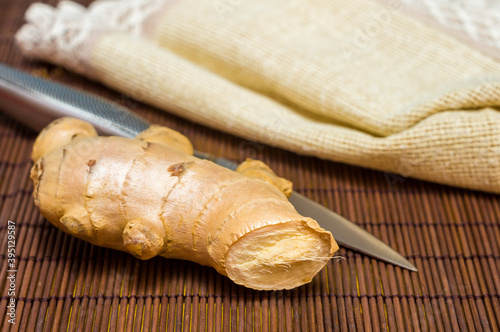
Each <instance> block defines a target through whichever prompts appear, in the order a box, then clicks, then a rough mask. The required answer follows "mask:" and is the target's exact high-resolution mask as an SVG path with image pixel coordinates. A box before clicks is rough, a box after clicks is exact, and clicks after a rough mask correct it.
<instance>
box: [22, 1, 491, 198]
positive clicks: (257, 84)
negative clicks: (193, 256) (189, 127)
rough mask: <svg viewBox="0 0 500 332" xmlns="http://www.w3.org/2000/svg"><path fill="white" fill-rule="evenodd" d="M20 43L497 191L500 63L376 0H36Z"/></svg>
mask: <svg viewBox="0 0 500 332" xmlns="http://www.w3.org/2000/svg"><path fill="white" fill-rule="evenodd" d="M26 19H27V21H28V23H27V24H26V25H25V26H24V27H23V28H22V29H21V30H20V31H19V32H18V34H17V41H18V43H19V45H20V47H21V49H22V50H23V52H24V53H25V54H26V55H28V56H31V57H36V58H40V59H44V60H47V61H51V62H54V63H57V64H60V65H63V66H66V67H67V68H69V69H72V70H75V71H77V72H79V73H81V74H83V75H87V76H89V77H92V78H94V79H96V80H98V81H100V82H103V83H104V84H106V85H108V86H110V87H112V88H115V89H117V90H119V91H121V92H123V93H126V94H129V95H131V96H133V97H135V98H137V99H138V100H141V101H144V102H147V103H150V104H152V105H154V106H157V107H159V108H161V109H165V110H167V111H169V112H172V113H175V114H177V115H180V116H183V117H186V118H188V119H191V120H193V121H196V122H199V123H202V124H205V125H208V126H211V127H213V128H217V129H220V130H224V131H226V132H229V133H232V134H235V135H239V136H242V137H245V138H247V139H252V140H258V141H261V142H264V143H268V144H271V145H274V146H279V147H282V148H285V149H289V150H292V151H295V152H298V153H302V154H307V155H314V156H318V157H321V158H327V159H331V160H335V161H340V162H345V163H350V164H354V165H359V166H364V167H369V168H373V169H377V170H382V171H387V172H392V173H398V174H402V175H404V176H411V177H415V178H419V179H424V180H429V181H435V182H439V183H444V184H449V185H455V186H461V187H465V188H472V189H479V190H485V191H490V192H495V193H499V192H500V116H499V112H498V108H496V107H498V106H499V105H500V64H499V63H497V62H495V61H493V60H491V59H490V58H488V57H486V56H484V55H482V54H481V53H479V52H477V51H475V50H474V49H472V48H470V47H468V46H466V45H464V44H462V43H460V42H458V41H456V40H454V39H452V38H450V37H447V36H446V35H444V34H442V33H439V32H437V31H435V30H433V29H431V28H428V27H426V26H425V25H424V24H422V23H419V22H417V21H415V20H413V19H411V18H409V17H406V16H404V15H403V14H402V13H400V12H399V10H398V9H397V8H396V9H391V8H388V7H383V6H381V5H379V4H377V3H374V2H371V1H368V0H355V1H334V0H314V1H311V0H293V1H286V2H285V1H278V0H253V1H238V0H234V1H227V0H215V1H197V0H178V1H162V0H140V1H137V0H136V1H130V0H116V1H103V0H101V1H97V2H95V3H93V4H92V6H91V7H90V8H89V9H85V8H83V7H80V6H77V5H75V4H73V3H70V2H61V4H60V5H59V6H58V8H56V9H54V8H52V7H49V6H47V5H41V4H36V5H34V6H32V7H31V8H30V9H29V10H28V12H27V13H26Z"/></svg>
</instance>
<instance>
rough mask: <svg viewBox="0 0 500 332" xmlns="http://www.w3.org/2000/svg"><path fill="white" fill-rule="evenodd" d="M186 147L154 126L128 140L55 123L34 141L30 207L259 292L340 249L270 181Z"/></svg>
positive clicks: (295, 277) (71, 229)
mask: <svg viewBox="0 0 500 332" xmlns="http://www.w3.org/2000/svg"><path fill="white" fill-rule="evenodd" d="M172 132H174V133H175V134H173V135H171V134H172ZM173 142H174V143H175V144H174V143H173ZM170 145H173V148H172V147H170ZM185 152H188V153H190V152H192V146H191V143H190V142H189V140H188V139H187V138H185V137H184V136H182V135H181V134H179V133H177V132H175V131H172V130H170V129H168V128H163V127H160V126H155V127H153V128H150V129H148V130H146V131H145V132H143V133H141V134H140V135H138V137H137V139H128V138H121V137H98V136H97V133H96V131H95V130H94V128H93V127H92V126H91V125H90V124H88V123H86V122H84V121H81V120H77V119H73V118H62V119H59V120H56V121H55V122H53V123H52V124H51V125H49V126H48V127H47V128H46V129H44V130H43V131H42V132H41V133H40V135H39V136H38V138H37V139H36V141H35V144H34V147H33V154H32V158H33V161H34V165H33V167H32V170H31V179H32V181H33V185H34V188H35V189H34V193H33V196H34V199H35V204H36V205H37V206H38V208H39V209H40V211H41V213H42V214H43V215H44V216H45V217H46V218H47V219H48V220H49V221H50V222H51V223H53V224H54V225H55V226H56V227H58V228H60V229H61V230H63V231H65V232H67V233H69V234H71V235H74V236H76V237H78V238H81V239H84V240H86V241H89V242H91V243H93V244H95V245H99V246H104V247H108V248H113V249H117V250H122V251H127V252H129V253H131V254H132V255H134V256H135V257H137V258H140V259H149V258H151V257H154V256H157V255H160V256H163V257H167V258H177V259H186V260H191V261H194V262H197V263H200V264H202V265H208V266H212V267H214V268H215V269H216V270H217V271H218V272H219V273H221V274H223V275H226V276H228V277H229V278H230V279H232V280H233V281H234V282H235V283H237V284H240V285H244V286H247V287H250V288H254V289H260V290H273V289H291V288H294V287H297V286H300V285H302V284H305V283H307V282H309V281H310V280H311V279H312V278H313V277H314V275H315V274H316V273H317V272H318V271H319V270H321V269H322V268H323V266H324V265H325V264H326V263H327V262H328V260H329V259H330V258H331V257H332V256H333V254H334V252H335V251H336V250H337V249H338V246H337V244H336V243H335V240H334V239H333V237H332V235H331V234H330V233H329V232H327V231H325V230H324V229H322V228H320V227H319V225H318V224H317V223H316V221H314V220H312V219H311V218H307V217H303V216H301V215H299V214H298V213H297V212H296V211H295V209H294V208H293V206H292V205H291V204H290V203H289V202H288V200H287V199H286V197H285V196H284V195H283V193H282V192H281V191H280V190H278V189H277V188H276V187H274V186H272V185H270V184H268V183H265V182H263V181H257V180H254V179H251V178H249V177H247V176H244V175H241V174H238V173H236V172H233V171H230V170H228V169H225V168H223V167H220V166H218V165H216V164H214V163H212V162H210V161H207V160H202V159H198V158H195V157H193V156H191V155H189V154H187V153H185ZM271 172H272V171H271ZM273 174H274V173H273Z"/></svg>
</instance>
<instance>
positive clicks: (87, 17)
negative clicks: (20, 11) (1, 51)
mask: <svg viewBox="0 0 500 332" xmlns="http://www.w3.org/2000/svg"><path fill="white" fill-rule="evenodd" d="M167 2H169V1H168V0H99V1H96V2H94V3H92V4H91V5H90V6H89V7H88V8H85V7H83V6H81V5H79V4H77V3H75V2H72V1H61V2H60V3H59V5H58V6H57V7H52V6H49V5H47V4H42V3H34V4H32V5H31V6H30V7H29V8H28V10H27V11H26V14H25V19H26V21H27V23H26V24H25V25H24V26H23V27H22V28H21V29H20V30H19V31H18V32H17V34H16V41H17V44H18V46H19V47H20V48H21V50H22V52H23V53H24V54H25V55H27V56H30V57H33V58H37V59H42V60H45V61H48V62H52V63H56V64H59V65H62V66H65V67H67V68H68V69H71V70H74V71H76V72H79V73H85V74H86V75H88V74H89V70H90V68H89V67H90V66H89V64H88V60H89V55H90V54H89V53H90V50H91V47H92V45H91V44H92V43H93V41H95V40H96V39H97V38H98V36H99V35H101V34H102V33H105V32H109V31H123V32H127V33H130V34H132V35H142V34H144V33H145V31H144V30H145V26H146V24H147V22H148V21H150V20H151V19H152V18H153V16H154V15H156V14H157V13H159V12H161V9H162V7H163V6H165V4H166V3H167Z"/></svg>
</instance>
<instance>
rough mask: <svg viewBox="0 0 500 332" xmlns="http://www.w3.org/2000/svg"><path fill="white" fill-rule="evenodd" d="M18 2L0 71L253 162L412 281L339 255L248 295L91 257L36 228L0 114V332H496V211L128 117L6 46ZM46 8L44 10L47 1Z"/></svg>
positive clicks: (29, 138) (14, 140)
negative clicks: (365, 238) (335, 217)
mask: <svg viewBox="0 0 500 332" xmlns="http://www.w3.org/2000/svg"><path fill="white" fill-rule="evenodd" d="M29 2H30V1H26V0H23V1H6V0H1V8H2V10H1V11H0V61H1V62H4V63H7V64H10V65H13V66H15V67H17V68H21V69H23V70H27V71H30V72H32V73H34V74H36V75H39V76H46V77H47V76H48V77H51V78H53V79H55V80H57V81H60V82H64V83H67V84H70V85H72V86H76V87H80V88H83V89H85V90H87V91H90V92H93V93H97V94H99V95H102V96H104V97H106V98H109V99H110V100H113V101H116V102H119V103H121V104H123V105H125V106H127V107H129V108H131V109H132V110H134V111H135V112H137V113H139V114H141V115H143V116H144V117H146V118H147V119H149V120H150V121H152V122H156V123H160V124H164V125H167V126H170V127H172V128H174V129H176V130H179V131H181V132H182V133H184V134H185V135H187V136H188V137H189V138H190V139H191V140H192V142H193V144H194V146H195V147H196V148H197V149H198V150H201V151H205V152H209V153H212V154H215V155H218V156H223V157H226V158H228V159H230V160H233V161H238V162H239V161H242V160H244V159H245V158H246V157H253V158H258V159H261V160H264V161H265V162H267V163H268V164H269V165H271V167H272V168H274V169H275V170H276V172H277V173H278V174H280V175H282V176H285V177H287V178H289V179H291V180H292V181H293V182H294V185H295V190H297V191H298V192H299V193H302V194H304V195H306V196H308V197H310V198H311V199H312V200H314V201H317V202H319V203H321V204H324V205H325V206H327V207H328V208H330V209H332V210H334V211H336V212H338V213H340V214H342V215H343V216H345V217H346V218H348V219H350V220H352V221H353V222H355V223H357V224H358V225H360V226H361V227H363V228H365V229H367V230H368V231H370V232H372V233H373V234H374V235H375V236H377V237H379V238H380V239H382V240H383V241H384V242H386V243H387V244H389V245H390V246H392V247H393V248H395V249H396V250H398V251H399V252H400V253H402V254H403V255H404V256H405V257H407V258H408V259H409V260H410V261H411V262H412V263H413V264H414V265H415V266H416V267H417V268H418V269H419V272H418V273H412V272H409V271H406V270H402V269H400V268H396V267H394V266H391V265H388V264H384V263H382V262H379V261H377V260H374V259H370V258H368V257H367V256H364V255H360V254H357V253H355V252H353V251H350V250H346V249H344V248H341V250H340V251H339V252H338V254H339V255H341V256H342V257H343V259H340V260H332V261H331V262H329V263H328V265H327V266H326V268H325V269H324V270H322V271H321V272H320V273H319V274H318V275H317V277H316V278H315V279H314V280H313V282H312V283H310V284H308V285H306V286H303V287H300V288H297V289H294V290H290V291H277V292H259V291H252V290H250V289H245V288H243V287H240V286H237V285H235V284H233V283H232V282H231V281H229V279H227V278H225V277H222V276H221V275H219V274H217V273H216V272H215V270H214V269H212V268H208V267H203V266H199V265H197V264H194V263H190V262H184V261H177V260H167V259H162V258H155V259H152V260H149V261H140V260H137V259H135V258H133V257H132V256H131V255H128V254H125V253H122V252H117V251H113V250H109V249H104V248H99V247H95V246H92V245H90V244H88V243H85V242H83V241H80V240H77V239H75V238H73V237H70V236H68V235H66V234H64V233H62V232H61V231H59V230H57V229H56V228H55V227H53V226H52V225H50V224H49V223H48V222H47V221H46V220H45V219H44V218H43V217H41V215H40V214H39V213H38V211H37V210H36V208H35V206H34V204H33V200H32V197H31V194H32V186H31V183H30V181H29V170H30V167H31V161H30V149H31V146H32V143H33V140H34V138H35V136H36V133H35V132H33V131H31V130H29V129H27V128H26V127H24V126H23V125H21V124H19V123H17V122H15V121H14V120H11V119H10V118H8V117H7V116H5V115H3V114H1V113H0V285H1V287H2V289H1V292H2V293H1V299H0V322H1V324H2V331H9V330H10V331H41V330H47V331H49V330H76V331H90V330H96V331H98V330H99V331H107V330H109V331H132V330H133V331H157V330H168V331H173V330H179V331H180V330H183V331H223V330H234V331H330V330H335V331H337V330H340V331H363V330H364V331H388V330H389V331H452V330H457V331H459V330H460V331H467V330H469V331H498V330H499V324H500V275H499V271H500V204H499V202H500V200H499V197H498V196H497V195H491V194H486V193H481V192H474V191H467V190H461V189H456V188H450V187H446V186H441V185H437V184H431V183H426V182H422V181H416V180H411V179H405V178H402V177H399V176H394V175H391V174H384V173H381V172H375V171H370V170H366V169H361V168H356V167H352V166H348V165H343V164H338V163H333V162H328V161H323V160H319V159H316V158H310V157H303V156H298V155H296V154H293V153H290V152H286V151H283V150H280V149H275V148H272V147H269V146H266V145H261V144H258V143H255V142H249V141H245V140H242V139H240V138H238V137H234V136H230V135H226V134H224V133H221V132H218V131H214V130H211V129H208V128H205V127H202V126H199V125H196V124H194V123H191V122H188V121H185V120H182V119H180V118H177V117H174V116H171V115H168V114H166V113H164V112H161V111H159V110H156V109H154V108H151V107H148V106H146V105H143V104H140V103H137V102H135V101H133V100H132V99H130V98H128V97H126V96H123V95H120V94H118V93H116V92H113V91H111V90H109V89H107V88H105V87H103V86H101V85H98V84H95V83H93V82H90V81H88V80H86V79H83V78H81V77H79V76H77V75H75V74H72V73H69V72H66V71H64V70H62V69H60V68H56V67H52V66H49V65H47V64H44V63H38V62H36V63H35V62H30V61H27V60H24V59H22V57H21V55H20V53H19V52H18V51H17V50H16V49H15V47H14V46H13V41H12V35H13V32H15V31H16V30H17V28H18V27H20V26H21V24H22V23H23V18H22V16H23V13H24V11H25V9H26V8H27V6H28V3H29ZM52 3H54V1H52ZM9 220H10V221H12V223H11V225H13V224H15V249H16V257H15V266H14V267H15V269H16V270H17V272H15V277H16V278H15V287H14V288H15V296H12V298H14V299H15V300H16V302H15V303H16V307H15V324H11V323H9V322H8V319H10V317H9V315H8V314H9V313H11V312H12V311H11V310H10V308H9V307H7V305H8V304H9V303H10V302H9V301H10V299H11V296H9V286H10V280H11V279H8V278H7V277H8V276H10V275H11V274H12V273H11V272H7V271H8V270H9V269H10V268H9V266H8V261H7V256H8V251H7V250H8V246H7V241H8V231H9V223H8V221H9ZM11 228H12V227H11Z"/></svg>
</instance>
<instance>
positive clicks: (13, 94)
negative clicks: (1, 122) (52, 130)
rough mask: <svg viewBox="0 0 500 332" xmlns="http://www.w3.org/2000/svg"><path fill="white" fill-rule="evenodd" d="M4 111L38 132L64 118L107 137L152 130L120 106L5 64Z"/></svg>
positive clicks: (1, 72) (0, 84)
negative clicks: (52, 122) (72, 119)
mask: <svg viewBox="0 0 500 332" xmlns="http://www.w3.org/2000/svg"><path fill="white" fill-rule="evenodd" d="M0 109H1V110H2V111H4V112H5V113H7V114H9V115H10V116H12V117H13V118H15V119H17V120H18V121H20V122H22V123H24V124H26V125H28V126H29V127H30V128H32V129H34V130H36V131H40V130H41V129H42V128H43V127H45V126H46V125H47V124H49V123H50V122H51V121H53V120H54V119H57V118H59V117H63V116H71V117H75V118H79V119H82V120H85V121H87V122H90V123H91V124H92V125H93V126H94V127H96V129H97V131H98V132H100V133H101V134H103V135H115V136H123V137H134V136H136V135H137V134H139V133H140V132H141V131H143V130H145V129H147V128H148V127H149V126H150V123H149V122H147V121H146V120H144V119H142V118H140V117H138V116H137V115H135V114H134V113H132V112H130V111H129V110H128V109H126V108H124V107H122V106H121V105H119V104H116V103H113V102H110V101H108V100H106V99H104V98H102V97H98V96H96V95H92V94H89V93H87V92H84V91H81V90H78V89H74V88H71V87H68V86H65V85H62V84H60V83H56V82H54V81H52V80H47V79H43V78H39V77H35V76H33V75H31V74H28V73H24V72H22V71H19V70H16V69H14V68H12V67H9V66H7V65H4V64H0Z"/></svg>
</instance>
